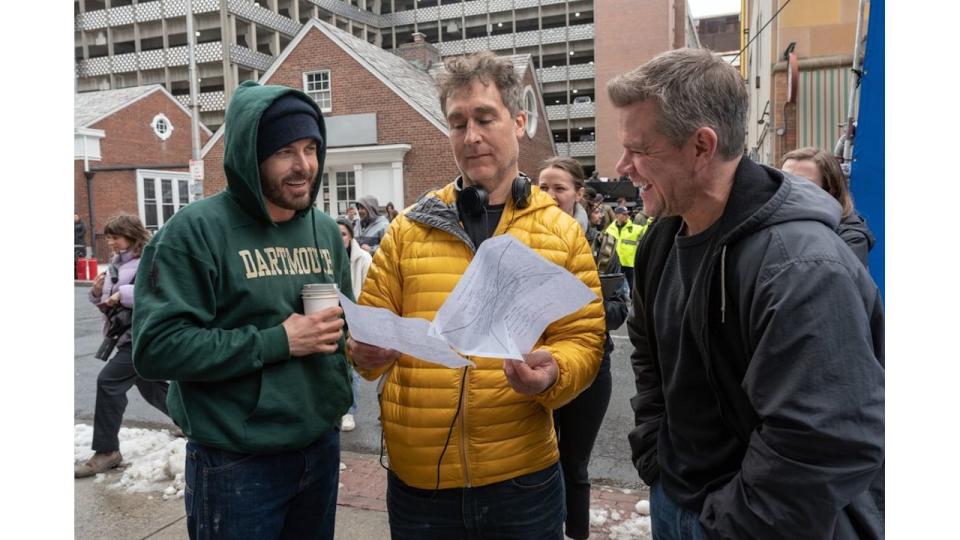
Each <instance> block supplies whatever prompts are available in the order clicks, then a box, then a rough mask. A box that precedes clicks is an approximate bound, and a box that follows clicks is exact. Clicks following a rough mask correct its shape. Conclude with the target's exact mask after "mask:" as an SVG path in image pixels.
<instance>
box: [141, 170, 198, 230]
mask: <svg viewBox="0 0 960 540" xmlns="http://www.w3.org/2000/svg"><path fill="white" fill-rule="evenodd" d="M195 182H196V181H195V180H193V179H192V178H191V177H190V173H173V172H167V171H144V170H139V171H137V205H138V207H139V210H140V219H141V221H143V225H144V226H145V227H146V228H147V229H148V230H151V231H156V230H157V229H159V228H160V227H162V226H163V224H164V223H166V222H167V220H169V219H170V218H172V217H173V215H174V214H175V213H177V212H178V211H179V210H180V209H181V208H183V207H184V206H186V205H188V204H189V203H190V202H191V201H193V199H194V189H193V188H194V186H193V184H194V183H195Z"/></svg>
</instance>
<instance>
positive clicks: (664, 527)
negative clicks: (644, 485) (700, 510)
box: [650, 480, 705, 540]
mask: <svg viewBox="0 0 960 540" xmlns="http://www.w3.org/2000/svg"><path fill="white" fill-rule="evenodd" d="M650 528H651V530H652V532H653V540H703V538H705V535H704V534H703V527H702V526H701V525H700V516H699V515H697V513H696V512H693V511H690V510H687V509H686V508H681V507H679V506H677V503H675V502H673V499H671V498H670V496H669V495H667V494H666V492H665V491H663V482H661V481H660V480H657V481H656V482H654V483H653V487H651V488H650Z"/></svg>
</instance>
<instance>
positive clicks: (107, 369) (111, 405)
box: [93, 343, 169, 452]
mask: <svg viewBox="0 0 960 540" xmlns="http://www.w3.org/2000/svg"><path fill="white" fill-rule="evenodd" d="M134 384H136V385H137V389H138V390H140V395H141V396H143V399H146V400H147V403H149V404H151V405H153V406H154V407H156V408H157V409H159V410H160V412H162V413H163V414H167V387H168V386H169V384H167V382H166V381H148V380H146V379H141V378H140V376H139V375H137V372H136V370H134V369H133V355H132V354H131V350H130V344H129V343H126V344H124V345H122V346H120V347H118V348H117V354H115V355H113V358H111V359H110V360H109V361H108V362H107V365H105V366H103V369H101V370H100V375H99V376H97V405H96V408H95V409H94V416H93V450H94V452H114V451H116V450H119V449H120V439H119V437H118V435H119V433H120V422H121V421H123V411H125V410H126V409H127V390H130V387H131V386H133V385H134Z"/></svg>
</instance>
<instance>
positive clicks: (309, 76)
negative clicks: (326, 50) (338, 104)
mask: <svg viewBox="0 0 960 540" xmlns="http://www.w3.org/2000/svg"><path fill="white" fill-rule="evenodd" d="M303 91H304V92H306V93H307V95H308V96H310V97H311V98H313V100H314V101H316V102H317V106H318V107H320V111H322V112H325V113H327V112H331V111H332V110H333V98H332V97H331V95H330V70H329V69H324V70H321V71H311V72H309V73H304V74H303Z"/></svg>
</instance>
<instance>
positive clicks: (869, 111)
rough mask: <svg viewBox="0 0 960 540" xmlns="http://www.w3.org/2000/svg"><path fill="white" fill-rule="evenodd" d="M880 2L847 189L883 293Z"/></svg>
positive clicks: (873, 5) (870, 26)
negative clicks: (870, 237)
mask: <svg viewBox="0 0 960 540" xmlns="http://www.w3.org/2000/svg"><path fill="white" fill-rule="evenodd" d="M883 11H884V9H883V0H873V1H871V2H870V14H869V16H870V20H869V21H868V23H867V43H866V50H865V53H864V63H863V72H864V73H863V79H862V82H861V86H860V109H859V112H858V119H857V132H856V136H855V138H854V146H853V163H852V165H851V169H850V187H851V190H852V191H853V200H854V203H855V205H856V208H857V211H858V212H860V214H861V215H862V216H863V217H864V219H866V220H867V225H869V226H870V230H871V231H873V234H874V235H875V236H876V237H877V244H876V245H875V246H874V247H873V250H872V251H871V252H870V274H872V275H873V279H874V281H876V282H877V286H878V287H880V293H881V294H883V291H884V289H883V281H884V272H883V260H884V256H883V255H884V247H885V242H884V234H883V229H884V212H883V201H884V166H883V165H884V161H883V160H884V151H883V145H884V119H883V104H884V88H883V86H884V77H883V59H884V36H883V28H884V25H883V20H884V16H883Z"/></svg>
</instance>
